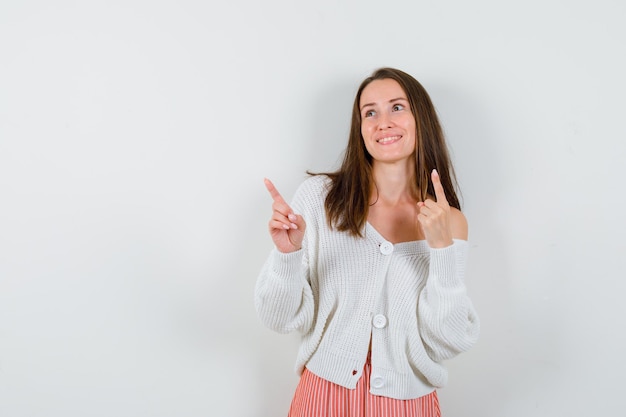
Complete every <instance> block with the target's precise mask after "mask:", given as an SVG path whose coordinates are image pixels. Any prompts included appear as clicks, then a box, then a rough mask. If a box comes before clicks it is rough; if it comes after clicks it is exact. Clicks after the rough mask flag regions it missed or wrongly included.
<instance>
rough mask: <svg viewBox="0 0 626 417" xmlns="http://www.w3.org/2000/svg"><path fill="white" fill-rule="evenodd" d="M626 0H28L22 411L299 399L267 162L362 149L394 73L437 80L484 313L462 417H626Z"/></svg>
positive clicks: (16, 72)
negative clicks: (385, 76) (272, 317)
mask: <svg viewBox="0 0 626 417" xmlns="http://www.w3.org/2000/svg"><path fill="white" fill-rule="evenodd" d="M625 18H626V6H625V3H624V2H622V1H619V0H599V1H594V2H591V1H581V0H578V1H572V0H568V1H566V0H560V1H556V0H541V1H539V0H529V1H525V2H515V3H513V2H502V1H495V0H478V1H473V2H467V1H461V0H457V1H438V2H432V1H428V2H427V1H414V0H411V1H408V0H407V1H405V0H399V1H396V2H390V3H384V2H380V1H371V0H361V1H350V0H345V1H329V0H321V1H317V2H295V1H288V0H282V1H277V0H270V1H264V2H255V1H252V0H239V1H237V0H234V1H228V2H210V1H192V0H177V1H140V0H125V1H111V0H107V1H91V2H87V1H86V2H79V1H67V0H59V1H54V2H47V1H10V0H7V1H3V2H2V4H0V415H2V416H3V417H4V416H6V417H25V416H28V417H38V416H41V417H44V416H45V417H52V416H54V417H56V416H59V417H61V416H63V417H69V416H77V417H78V416H80V417H83V416H116V417H121V416H129V417H131V416H132V417H138V416H142V417H143V416H146V417H147V416H150V417H151V416H208V415H211V416H233V417H237V416H242V417H244V416H245V417H247V416H252V417H257V416H258V417H265V416H267V417H270V416H281V415H286V411H287V408H288V406H289V402H290V400H291V396H292V393H293V389H294V388H295V385H296V383H297V377H296V376H295V374H294V373H293V364H294V360H295V355H296V347H297V341H298V340H297V335H287V336H285V335H278V334H274V333H272V332H270V331H269V330H267V329H265V328H263V327H262V325H261V324H260V322H259V321H258V319H257V317H256V314H255V311H254V308H253V288H254V282H255V280H256V276H257V273H258V271H259V269H260V267H261V265H262V263H263V262H264V260H265V258H266V256H267V254H268V252H269V250H270V249H271V240H270V238H269V236H268V235H267V231H266V229H267V226H266V225H267V221H268V219H269V215H270V205H271V201H270V198H269V196H268V195H267V193H266V191H265V189H264V187H263V178H264V177H269V178H271V179H272V180H274V182H275V184H276V185H277V187H278V188H279V190H280V191H281V192H282V193H283V194H284V195H285V197H286V198H290V197H291V196H292V194H293V192H294V190H295V188H296V187H297V185H298V184H299V183H300V182H301V181H302V180H303V179H304V178H305V174H304V171H305V170H307V169H311V170H329V169H333V168H335V167H336V166H337V163H338V161H339V159H340V157H341V152H342V150H343V148H344V146H345V143H346V138H347V133H348V126H349V119H350V108H351V104H352V99H353V96H354V93H355V92H356V88H357V86H358V84H359V83H360V81H361V80H362V79H363V78H364V77H365V76H367V75H369V73H370V72H371V71H373V70H374V69H376V68H377V67H380V66H394V67H398V68H400V69H403V70H405V71H407V72H409V73H411V74H413V75H414V76H415V77H416V78H417V79H419V80H420V81H421V82H422V84H423V85H424V86H425V87H426V89H427V90H428V91H429V92H430V94H431V96H432V98H433V101H434V102H435V105H436V106H437V109H438V111H439V114H440V116H441V120H442V122H443V125H444V127H445V131H446V134H447V136H448V140H449V143H450V147H451V150H452V155H453V158H454V161H455V164H456V168H457V173H458V176H459V180H460V183H461V187H462V191H463V196H464V200H463V201H464V211H465V213H466V215H467V217H468V219H469V222H470V240H471V254H470V264H469V273H468V277H467V284H468V287H469V290H470V294H471V296H472V298H473V300H474V303H475V305H476V308H477V310H478V312H479V314H480V316H481V319H482V335H481V339H480V341H479V343H478V345H477V346H476V347H475V348H474V349H473V350H472V351H470V352H468V353H466V354H464V355H462V356H460V357H458V358H455V359H453V360H451V361H449V362H448V366H449V369H450V383H449V385H448V386H447V387H446V388H444V389H442V390H440V392H439V395H440V398H441V403H442V408H443V412H444V416H446V417H460V416H463V417H500V416H507V417H528V416H563V415H568V416H587V415H602V416H617V415H622V413H623V409H624V400H623V392H622V391H623V387H624V380H623V376H624V373H625V372H626V363H625V360H624V352H625V351H626V338H625V336H624V330H623V329H624V316H625V314H626V308H625V307H624V304H625V303H624V293H625V291H626V283H625V279H624V278H625V274H624V265H623V260H624V253H625V250H624V249H626V245H624V241H623V237H624V232H625V230H624V229H625V227H624V226H625V222H624V215H623V214H622V210H623V209H624V207H625V206H626V204H625V203H626V201H625V197H624V178H625V174H626V172H625V168H624V161H625V157H626V144H625V143H626V128H625V127H624V122H623V120H624V119H623V113H624V110H625V106H624V97H625V96H626V82H625V81H624V74H626V57H625V55H624V43H625V41H626V26H624V21H625Z"/></svg>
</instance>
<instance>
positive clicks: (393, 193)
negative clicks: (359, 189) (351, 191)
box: [370, 163, 415, 206]
mask: <svg viewBox="0 0 626 417" xmlns="http://www.w3.org/2000/svg"><path fill="white" fill-rule="evenodd" d="M414 176H415V171H414V169H413V167H412V166H411V164H381V163H375V164H374V165H373V166H372V177H373V179H374V184H375V185H372V194H371V195H372V199H371V202H370V204H372V203H374V201H376V204H385V205H392V206H393V205H397V204H399V203H401V202H405V201H407V200H411V201H412V200H414V199H415V198H414V196H413V181H414V179H413V178H414Z"/></svg>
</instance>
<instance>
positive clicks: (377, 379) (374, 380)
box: [372, 376, 385, 388]
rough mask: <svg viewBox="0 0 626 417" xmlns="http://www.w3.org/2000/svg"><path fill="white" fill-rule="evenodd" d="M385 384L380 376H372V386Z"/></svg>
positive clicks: (380, 386)
mask: <svg viewBox="0 0 626 417" xmlns="http://www.w3.org/2000/svg"><path fill="white" fill-rule="evenodd" d="M383 385H385V380H384V378H383V377H382V376H375V377H372V386H373V387H374V388H382V387H383Z"/></svg>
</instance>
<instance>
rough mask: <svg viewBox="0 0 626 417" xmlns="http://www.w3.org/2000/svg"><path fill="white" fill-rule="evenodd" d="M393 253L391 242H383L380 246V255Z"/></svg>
mask: <svg viewBox="0 0 626 417" xmlns="http://www.w3.org/2000/svg"><path fill="white" fill-rule="evenodd" d="M392 252H393V244H392V243H391V242H386V241H385V242H383V243H381V244H380V253H382V254H383V255H391V253H392Z"/></svg>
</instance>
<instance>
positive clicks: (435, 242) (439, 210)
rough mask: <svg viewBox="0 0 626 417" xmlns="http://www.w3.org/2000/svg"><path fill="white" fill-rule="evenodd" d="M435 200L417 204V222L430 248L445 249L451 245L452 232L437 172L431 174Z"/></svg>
mask: <svg viewBox="0 0 626 417" xmlns="http://www.w3.org/2000/svg"><path fill="white" fill-rule="evenodd" d="M431 178H432V181H433V187H434V189H435V198H436V200H437V201H433V200H431V199H427V200H426V201H424V202H422V201H420V202H419V203H417V207H418V209H419V214H418V215H417V220H418V221H419V222H420V225H421V226H422V230H423V231H424V235H425V237H426V241H427V242H428V245H429V246H430V247H431V248H445V247H447V246H450V245H452V230H451V228H450V205H449V204H448V200H447V199H446V194H445V192H444V190H443V186H442V185H441V180H440V178H439V174H438V173H437V170H435V169H433V172H432V173H431Z"/></svg>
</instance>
